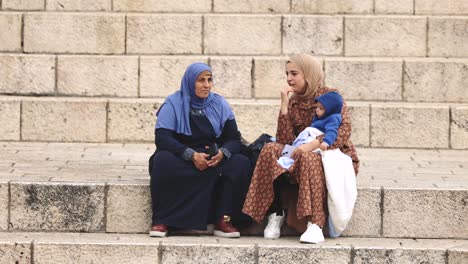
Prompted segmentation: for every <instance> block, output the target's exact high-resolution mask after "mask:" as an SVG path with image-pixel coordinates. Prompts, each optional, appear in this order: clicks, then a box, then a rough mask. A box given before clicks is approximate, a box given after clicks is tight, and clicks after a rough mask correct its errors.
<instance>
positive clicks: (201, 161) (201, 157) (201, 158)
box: [192, 152, 209, 171]
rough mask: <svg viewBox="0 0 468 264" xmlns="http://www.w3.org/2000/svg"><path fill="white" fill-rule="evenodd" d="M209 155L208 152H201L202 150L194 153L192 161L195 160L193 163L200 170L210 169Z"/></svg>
mask: <svg viewBox="0 0 468 264" xmlns="http://www.w3.org/2000/svg"><path fill="white" fill-rule="evenodd" d="M208 157H209V155H208V154H206V153H201V152H195V153H193V156H192V162H193V165H195V168H197V169H198V170H199V171H204V170H206V169H208V160H207V159H208Z"/></svg>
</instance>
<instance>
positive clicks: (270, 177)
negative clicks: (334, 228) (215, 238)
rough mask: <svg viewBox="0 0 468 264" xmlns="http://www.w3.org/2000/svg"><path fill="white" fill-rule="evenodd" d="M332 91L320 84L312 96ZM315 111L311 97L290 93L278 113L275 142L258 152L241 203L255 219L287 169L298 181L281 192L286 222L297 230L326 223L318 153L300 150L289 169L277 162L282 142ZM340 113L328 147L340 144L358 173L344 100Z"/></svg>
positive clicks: (261, 216)
mask: <svg viewBox="0 0 468 264" xmlns="http://www.w3.org/2000/svg"><path fill="white" fill-rule="evenodd" d="M331 91H337V90H336V89H332V88H328V87H320V88H318V89H317V91H316V94H315V96H314V98H316V97H317V96H320V95H322V94H324V93H327V92H331ZM314 113H315V104H314V99H312V100H307V101H300V99H297V98H294V97H293V98H291V99H290V100H289V105H288V114H286V115H282V114H281V113H280V114H279V117H278V127H277V132H276V142H275V143H269V144H266V145H265V146H264V148H263V150H262V152H261V153H260V156H259V158H258V161H257V164H256V167H255V170H254V173H253V176H252V181H251V183H250V187H249V191H248V193H247V198H246V200H245V203H244V207H243V212H244V213H246V214H248V215H250V216H251V217H252V218H253V219H254V220H255V221H256V222H261V221H262V220H263V219H264V218H265V215H266V213H267V211H268V208H269V207H270V205H271V203H272V202H273V196H274V193H273V181H274V180H275V179H276V178H277V177H278V176H280V175H281V174H283V173H285V172H286V171H288V172H289V175H290V177H291V178H292V179H293V180H294V181H295V182H296V183H297V189H296V188H294V189H293V190H294V191H293V192H291V191H289V192H288V190H285V192H283V191H282V192H281V193H282V195H283V198H284V199H283V200H284V202H283V203H286V204H288V220H287V221H288V225H290V226H292V227H294V228H295V229H296V230H297V231H299V232H303V231H304V230H305V226H306V223H307V221H311V222H312V223H315V224H317V225H319V226H320V227H322V228H323V227H324V226H325V221H326V214H327V211H328V210H327V208H326V207H327V203H326V200H327V189H326V182H325V175H324V172H323V167H322V159H321V157H320V155H319V154H316V153H312V152H305V153H302V154H301V155H300V156H299V158H298V159H296V160H295V161H294V164H293V165H292V166H291V167H290V168H289V170H286V169H284V168H283V167H281V166H280V165H279V164H278V163H277V160H278V158H279V157H281V151H282V150H283V147H284V144H292V142H293V141H294V139H295V138H296V137H297V135H298V134H299V133H300V132H301V131H302V130H304V129H305V128H306V127H308V126H309V125H310V124H311V122H312V118H313V115H314ZM341 115H342V123H341V125H340V127H339V129H338V137H337V139H336V141H335V143H334V144H333V145H331V146H330V149H333V148H340V149H341V151H342V152H343V153H345V154H347V155H349V156H350V157H351V158H352V160H353V166H354V170H355V171H356V175H357V173H358V169H359V159H358V156H357V152H356V150H355V148H354V145H353V144H352V143H351V141H350V136H351V120H350V119H351V118H350V114H349V112H348V108H347V107H346V104H345V103H344V104H343V110H342V112H341ZM321 138H323V136H322V137H321ZM287 189H290V188H287ZM284 196H285V197H284Z"/></svg>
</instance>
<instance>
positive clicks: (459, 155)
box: [0, 142, 468, 239]
mask: <svg viewBox="0 0 468 264" xmlns="http://www.w3.org/2000/svg"><path fill="white" fill-rule="evenodd" d="M154 148H155V147H154V144H90V143H34V142H31V143H28V142H17V143H15V142H3V143H1V144H0V177H1V178H2V179H3V181H2V182H1V183H0V201H4V203H3V204H11V205H12V207H11V208H8V207H1V208H0V229H1V230H9V229H10V230H17V231H20V230H37V231H41V230H49V231H53V230H62V231H67V230H68V231H71V230H73V231H79V230H83V231H85V232H117V233H145V232H147V231H148V228H149V226H150V213H151V207H150V199H149V187H148V186H149V175H148V171H147V166H148V165H147V164H148V163H147V162H148V157H149V156H150V155H151V154H152V152H153V151H154ZM357 150H358V153H359V157H360V159H361V168H360V173H359V175H358V178H357V180H358V188H359V191H358V193H359V195H358V201H357V204H356V206H355V212H354V216H353V219H352V220H351V222H350V224H349V227H348V230H346V232H345V233H344V235H345V236H349V237H362V236H365V237H381V236H382V234H383V235H384V236H389V237H400V236H403V237H434V238H447V237H450V238H454V237H457V238H464V239H467V238H468V234H467V233H463V232H457V231H456V230H457V227H458V226H460V225H461V226H463V225H466V220H464V219H463V214H464V210H465V209H464V206H463V202H464V201H465V200H466V199H467V198H468V179H467V178H466V168H467V166H468V151H466V150H465V151H463V150H417V149H365V148H358V149H357ZM34 190H35V191H34ZM73 190H75V191H73ZM72 191H73V192H72ZM59 192H64V195H65V194H66V197H68V200H70V199H71V200H72V201H84V202H73V203H70V205H71V204H75V205H76V208H81V209H86V208H88V207H89V206H92V207H93V208H94V209H95V210H94V213H93V214H92V215H89V214H84V213H83V214H82V213H80V212H84V211H83V210H81V211H80V212H78V211H77V212H76V214H71V213H70V211H69V208H68V207H66V206H64V204H67V202H62V201H60V200H58V199H57V193H59ZM9 193H11V199H10V196H9ZM33 194H35V196H34V195H33ZM33 196H34V197H36V198H37V199H33V198H34V197H33ZM28 197H29V198H28ZM41 197H42V198H41ZM54 197H55V198H54ZM45 198H48V200H47V201H48V204H47V203H45V201H46V200H45ZM52 198H54V199H52ZM408 199H411V201H412V202H411V203H404V202H402V201H407V200H408ZM464 199H465V200H464ZM35 200H38V201H35ZM28 201H29V205H28ZM41 201H42V202H41ZM402 203H403V204H404V206H402V205H401V204H402ZM0 204H1V203H0ZM104 205H105V206H106V207H105V208H106V210H104ZM54 208H55V209H54ZM401 208H405V210H401ZM33 209H34V210H33ZM85 211H89V210H85ZM427 211H430V212H435V215H431V214H427V213H425V212H427ZM9 212H10V214H11V215H9ZM81 215H87V218H86V219H88V220H89V221H87V222H86V223H80V224H77V223H76V222H77V221H75V220H76V219H81V218H80V217H81ZM426 215H429V217H430V218H431V219H437V225H441V226H437V228H434V224H433V223H432V221H431V220H430V219H429V220H428V219H427V217H426ZM33 216H37V217H36V218H35V217H33ZM67 217H68V218H67ZM70 217H71V218H70ZM8 219H10V221H11V226H10V227H8V224H7V223H8ZM37 219H39V220H37ZM64 219H71V220H73V221H71V222H69V223H68V226H65V222H64ZM100 219H105V220H104V221H105V222H104V223H100V222H99V221H100ZM382 219H384V221H383V220H382ZM382 221H383V222H382ZM411 223H414V224H411ZM400 225H403V226H413V228H410V229H408V228H406V229H405V228H403V227H401V226H400ZM415 225H416V226H417V227H415ZM382 228H383V229H382ZM261 230H262V228H260V229H257V230H256V231H255V230H246V234H255V235H259V234H260V235H261ZM285 231H286V230H285ZM249 232H250V233H249Z"/></svg>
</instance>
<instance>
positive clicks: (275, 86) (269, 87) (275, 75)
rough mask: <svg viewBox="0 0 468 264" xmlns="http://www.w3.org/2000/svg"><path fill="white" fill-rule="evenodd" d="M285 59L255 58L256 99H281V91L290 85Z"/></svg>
mask: <svg viewBox="0 0 468 264" xmlns="http://www.w3.org/2000/svg"><path fill="white" fill-rule="evenodd" d="M286 61H287V57H284V58H276V57H275V58H264V57H258V58H254V70H253V72H254V80H253V81H254V90H253V92H254V97H255V98H279V97H280V89H281V88H282V87H283V86H286V85H288V84H287V80H286V75H285V74H284V72H285V65H286Z"/></svg>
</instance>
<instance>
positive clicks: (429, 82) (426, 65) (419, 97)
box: [403, 59, 468, 102]
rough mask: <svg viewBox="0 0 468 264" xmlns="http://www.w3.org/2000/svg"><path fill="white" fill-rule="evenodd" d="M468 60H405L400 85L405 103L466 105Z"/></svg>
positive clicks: (467, 95)
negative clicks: (401, 85) (453, 103)
mask: <svg viewBox="0 0 468 264" xmlns="http://www.w3.org/2000/svg"><path fill="white" fill-rule="evenodd" d="M467 84H468V60H465V59H461V60H457V59H450V60H445V59H411V60H405V66H404V75H403V85H404V98H405V100H407V101H426V102H468V89H467V88H466V85H467Z"/></svg>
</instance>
